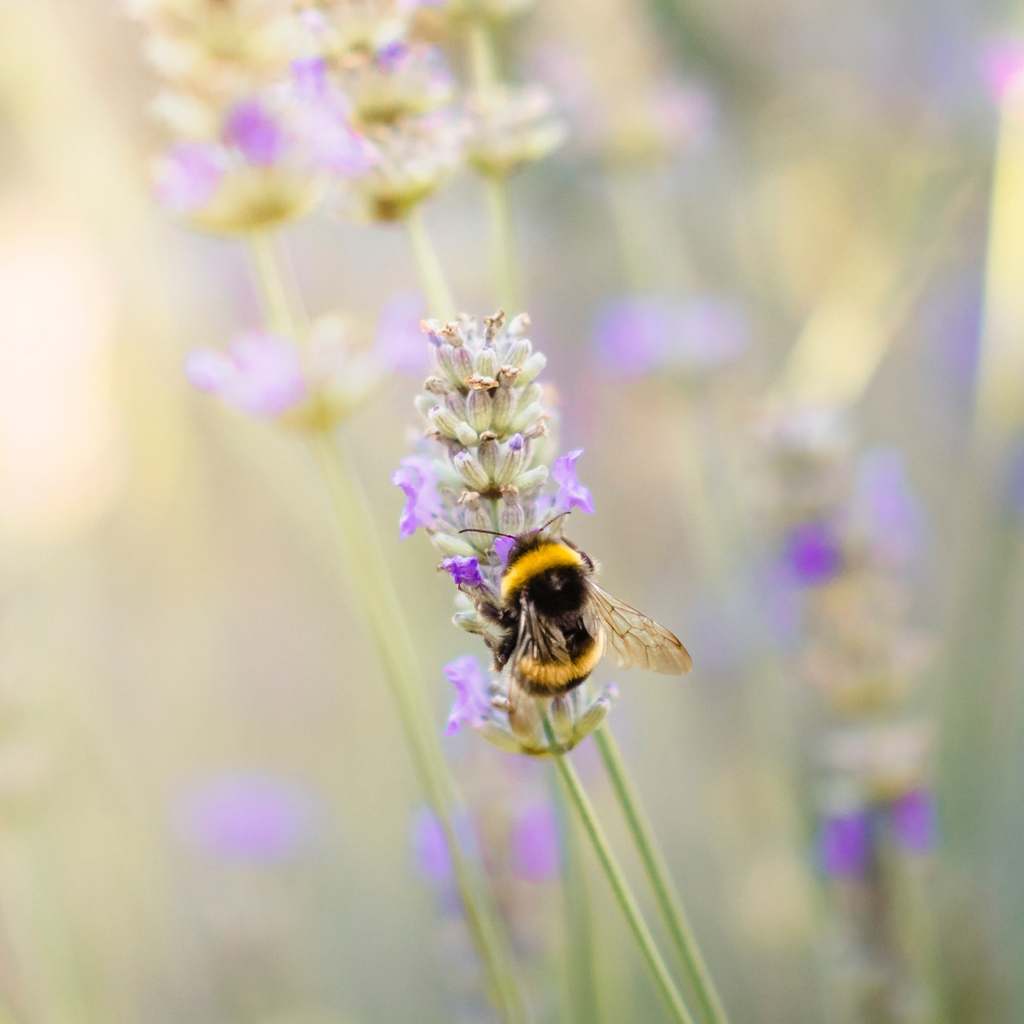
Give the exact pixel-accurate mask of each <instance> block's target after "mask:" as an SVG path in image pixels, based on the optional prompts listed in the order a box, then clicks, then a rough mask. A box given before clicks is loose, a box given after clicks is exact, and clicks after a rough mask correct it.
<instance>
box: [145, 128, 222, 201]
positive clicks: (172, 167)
mask: <svg viewBox="0 0 1024 1024" xmlns="http://www.w3.org/2000/svg"><path fill="white" fill-rule="evenodd" d="M226 170H227V162H226V160H225V157H224V153H223V151H222V150H221V149H220V148H219V147H218V146H216V145H213V144H212V143H205V142H178V143H175V144H174V145H173V146H171V147H170V148H169V149H168V150H167V151H166V152H165V153H163V154H162V155H161V157H160V158H159V160H158V161H157V164H156V172H155V174H154V178H153V191H154V192H155V194H156V199H157V202H158V203H159V204H160V205H161V206H162V207H163V208H164V209H165V210H166V211H167V212H168V213H173V214H183V213H191V212H193V211H194V210H199V209H201V208H202V207H204V206H205V205H206V204H207V203H208V202H210V200H211V199H213V197H214V195H215V194H216V192H217V189H218V188H219V187H220V183H221V181H222V179H223V177H224V173H225V171H226Z"/></svg>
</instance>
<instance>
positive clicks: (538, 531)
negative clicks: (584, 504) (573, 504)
mask: <svg viewBox="0 0 1024 1024" xmlns="http://www.w3.org/2000/svg"><path fill="white" fill-rule="evenodd" d="M571 511H572V509H571V508H570V509H568V510H567V511H565V512H559V513H558V515H557V516H554V517H553V518H551V519H549V520H548V521H547V522H546V523H545V524H544V525H543V526H538V527H537V529H536V530H535V531H534V532H535V533H540V532H541V531H542V530H546V529H547V528H548V527H549V526H550V525H551V524H552V523H557V522H558V520H559V519H561V518H562V517H563V516H567V515H568V514H569V513H570V512H571Z"/></svg>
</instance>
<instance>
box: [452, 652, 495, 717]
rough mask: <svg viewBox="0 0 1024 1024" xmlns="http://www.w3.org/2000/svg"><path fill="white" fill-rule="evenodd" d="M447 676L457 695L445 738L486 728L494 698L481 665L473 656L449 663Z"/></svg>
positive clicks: (468, 655) (467, 655) (464, 656)
mask: <svg viewBox="0 0 1024 1024" xmlns="http://www.w3.org/2000/svg"><path fill="white" fill-rule="evenodd" d="M444 674H445V676H446V677H447V678H448V682H449V683H451V684H452V686H454V687H455V691H456V696H455V703H454V704H453V705H452V710H451V714H450V715H449V716H448V725H447V727H446V728H445V730H444V734H445V736H451V735H452V734H453V733H457V732H458V731H459V729H460V728H461V727H462V726H463V725H468V726H470V728H473V729H475V728H477V727H479V726H481V725H483V724H484V722H485V721H486V720H487V716H488V714H489V713H490V709H491V698H490V695H489V694H488V692H487V680H486V678H485V677H484V674H483V672H482V671H481V670H480V662H479V661H477V660H476V658H475V657H473V655H472V654H466V655H463V656H462V657H461V658H456V659H455V660H454V661H450V662H448V664H447V665H445V667H444Z"/></svg>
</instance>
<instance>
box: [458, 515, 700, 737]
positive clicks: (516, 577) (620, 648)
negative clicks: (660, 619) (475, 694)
mask: <svg viewBox="0 0 1024 1024" xmlns="http://www.w3.org/2000/svg"><path fill="white" fill-rule="evenodd" d="M547 525H550V524H546V525H545V527H542V528H541V529H540V530H533V531H531V532H529V533H524V534H519V535H518V536H517V537H515V545H514V547H513V548H512V549H511V550H510V551H509V555H508V561H507V563H506V565H505V569H504V572H503V573H502V576H501V591H500V602H495V601H493V600H492V599H490V598H483V599H482V600H479V601H478V605H477V607H478V608H479V611H480V613H481V615H483V617H484V618H485V619H486V620H488V621H489V622H490V623H491V624H492V625H493V626H494V627H495V631H496V635H487V634H485V640H486V641H487V643H488V646H489V647H490V649H491V653H492V654H493V656H494V668H495V670H496V671H499V672H500V671H502V670H503V669H504V668H505V666H506V665H507V666H509V674H510V685H509V703H510V706H511V711H510V716H509V717H510V720H511V721H512V725H513V729H516V718H517V717H519V718H522V717H523V716H522V715H521V714H518V705H519V703H520V698H521V696H522V694H526V695H528V696H530V697H539V698H553V697H562V696H565V694H567V693H569V692H570V691H571V690H573V689H575V688H576V687H577V686H579V685H580V684H581V683H582V682H583V681H584V680H585V679H586V678H587V676H589V675H590V673H591V672H593V670H594V668H595V666H596V665H597V663H598V661H600V659H601V658H602V656H607V657H609V658H611V660H612V661H613V662H615V664H616V665H618V666H619V667H620V668H632V667H633V666H637V667H639V668H646V669H649V670H650V671H652V672H661V673H664V674H666V675H683V674H684V673H686V672H689V671H690V669H691V668H692V667H693V662H692V661H691V659H690V655H689V654H688V653H687V650H686V648H685V647H684V646H683V645H682V643H681V642H680V641H679V640H678V639H677V638H676V637H675V636H674V635H673V634H672V633H670V632H669V631H668V630H667V629H665V627H664V626H659V625H658V623H656V622H654V621H652V620H651V619H649V618H647V616H646V615H642V614H641V613H640V612H638V611H637V610H636V609H635V608H631V607H630V606H629V605H628V604H625V603H623V602H622V601H619V600H617V599H616V598H614V597H612V596H611V594H608V593H606V592H605V591H604V590H602V589H601V588H600V587H599V586H598V585H597V584H596V583H595V582H594V577H595V575H596V572H597V568H596V566H595V565H594V562H593V561H592V560H591V559H590V557H589V556H588V555H587V554H586V552H584V551H581V550H580V549H579V548H578V547H577V546H576V545H575V544H573V543H572V542H571V541H569V540H567V539H565V538H564V537H559V538H558V539H555V538H554V537H552V536H551V535H550V534H548V533H547V532H546V527H547ZM466 532H489V531H466ZM522 724H523V726H524V727H528V723H527V722H526V721H523V723H522ZM517 731H518V730H517Z"/></svg>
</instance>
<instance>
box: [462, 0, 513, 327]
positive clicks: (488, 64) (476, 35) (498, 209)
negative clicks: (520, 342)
mask: <svg viewBox="0 0 1024 1024" xmlns="http://www.w3.org/2000/svg"><path fill="white" fill-rule="evenodd" d="M466 36H467V43H468V46H469V64H470V68H471V69H472V74H473V88H474V90H475V91H476V93H477V95H478V96H486V95H487V93H489V92H491V91H493V90H494V89H495V88H497V86H498V85H499V84H500V81H501V74H500V72H499V70H498V58H497V55H496V54H495V52H494V38H493V37H492V35H491V29H490V27H489V26H488V25H487V23H486V22H484V21H479V20H478V21H474V22H472V23H471V24H470V26H469V28H468V29H467V32H466ZM484 189H485V191H486V193H487V211H488V214H489V216H490V221H491V266H492V267H493V268H494V283H495V286H496V288H497V290H498V302H499V303H500V305H501V307H502V308H503V309H504V310H505V312H506V313H508V314H509V315H510V316H515V315H516V314H517V313H520V312H521V311H522V306H521V305H520V303H521V301H522V299H521V295H520V288H519V269H518V266H517V264H516V243H515V234H514V229H513V224H512V205H511V203H510V202H509V194H508V177H507V175H491V174H489V175H486V177H485V178H484Z"/></svg>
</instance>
